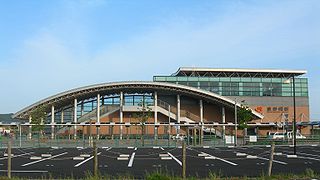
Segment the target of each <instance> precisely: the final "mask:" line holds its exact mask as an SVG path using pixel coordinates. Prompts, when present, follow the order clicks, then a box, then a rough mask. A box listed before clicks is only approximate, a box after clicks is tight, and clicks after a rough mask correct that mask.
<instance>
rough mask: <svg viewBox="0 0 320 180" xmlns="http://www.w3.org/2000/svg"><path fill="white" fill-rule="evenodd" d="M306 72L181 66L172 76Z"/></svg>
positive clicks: (262, 75) (274, 75)
mask: <svg viewBox="0 0 320 180" xmlns="http://www.w3.org/2000/svg"><path fill="white" fill-rule="evenodd" d="M306 73H307V71H305V70H282V69H238V68H234V69H232V68H230V69H224V68H194V67H180V68H179V69H178V71H177V72H176V73H174V74H172V75H171V76H191V77H251V78H254V77H256V78H291V77H294V76H300V75H303V74H306Z"/></svg>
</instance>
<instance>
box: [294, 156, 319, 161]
mask: <svg viewBox="0 0 320 180" xmlns="http://www.w3.org/2000/svg"><path fill="white" fill-rule="evenodd" d="M297 158H300V159H310V160H315V161H320V159H317V158H312V157H306V156H298V157H297Z"/></svg>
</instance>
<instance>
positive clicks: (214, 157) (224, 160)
mask: <svg viewBox="0 0 320 180" xmlns="http://www.w3.org/2000/svg"><path fill="white" fill-rule="evenodd" d="M201 153H203V154H207V155H208V156H209V157H212V158H213V159H218V160H220V161H223V162H225V163H228V164H231V165H233V166H237V165H238V164H236V163H234V162H231V161H228V160H226V159H222V158H219V157H216V156H213V155H211V154H208V153H205V152H201Z"/></svg>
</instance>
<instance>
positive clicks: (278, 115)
mask: <svg viewBox="0 0 320 180" xmlns="http://www.w3.org/2000/svg"><path fill="white" fill-rule="evenodd" d="M306 73H307V71H304V70H275V69H216V68H188V67H186V68H185V67H182V68H179V69H178V71H177V72H176V73H174V74H172V75H169V76H154V77H153V80H154V81H156V82H169V83H175V84H182V85H186V86H191V87H195V88H199V89H203V90H207V91H210V92H213V93H216V94H219V95H221V96H224V97H227V98H229V99H232V100H236V101H237V102H241V103H242V104H245V105H248V106H249V107H251V108H252V109H254V110H256V111H257V112H259V113H261V114H262V115H263V116H264V118H263V119H261V120H259V121H261V122H276V123H278V124H280V123H282V124H287V125H288V124H289V125H290V126H288V127H286V128H289V129H291V122H292V120H293V87H294V86H293V78H295V79H294V80H295V95H296V120H297V122H309V119H310V118H309V96H308V79H307V78H306V77H301V76H302V75H304V74H306ZM268 130H269V129H268ZM304 133H309V132H308V130H307V129H305V132H304Z"/></svg>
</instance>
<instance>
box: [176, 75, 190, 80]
mask: <svg viewBox="0 0 320 180" xmlns="http://www.w3.org/2000/svg"><path fill="white" fill-rule="evenodd" d="M177 81H188V77H184V76H182V77H177Z"/></svg>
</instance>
